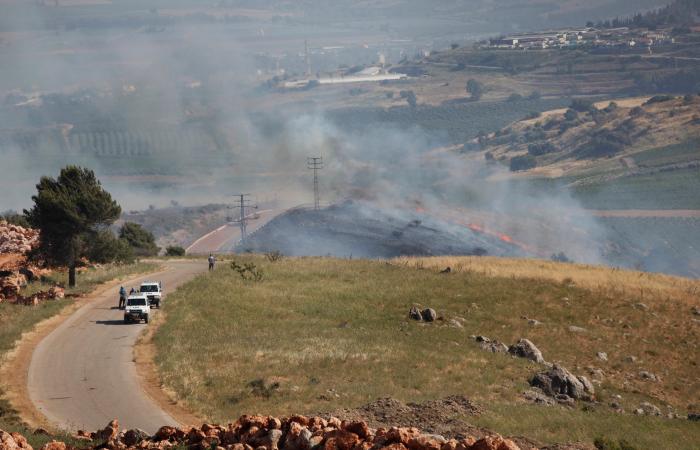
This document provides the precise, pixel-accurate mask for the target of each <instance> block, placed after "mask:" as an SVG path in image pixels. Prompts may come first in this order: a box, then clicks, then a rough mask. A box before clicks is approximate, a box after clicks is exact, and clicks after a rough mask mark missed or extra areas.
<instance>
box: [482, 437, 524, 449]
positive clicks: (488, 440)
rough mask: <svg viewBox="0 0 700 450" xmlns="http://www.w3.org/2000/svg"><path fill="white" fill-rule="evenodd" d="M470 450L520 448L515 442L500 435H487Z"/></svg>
mask: <svg viewBox="0 0 700 450" xmlns="http://www.w3.org/2000/svg"><path fill="white" fill-rule="evenodd" d="M470 450H520V447H518V446H517V445H516V444H515V442H513V441H511V440H510V439H503V438H502V437H500V436H486V437H484V438H481V439H479V440H478V441H476V442H475V443H474V445H472V446H471V449H470Z"/></svg>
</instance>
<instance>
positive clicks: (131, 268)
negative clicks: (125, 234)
mask: <svg viewBox="0 0 700 450" xmlns="http://www.w3.org/2000/svg"><path fill="white" fill-rule="evenodd" d="M157 267H158V265H157V264H152V263H146V262H137V263H134V264H105V265H102V266H98V267H92V268H88V269H86V270H82V271H79V272H78V274H77V276H76V280H77V282H76V286H75V287H72V288H67V289H66V294H67V295H83V294H87V293H88V292H91V291H92V290H93V289H95V287H96V286H97V285H99V284H102V283H106V282H108V281H112V280H117V279H120V278H123V277H126V276H128V275H132V274H135V273H146V272H152V271H153V270H155V269H156V268H157ZM55 285H59V286H68V271H66V270H57V271H54V272H52V273H51V274H50V275H48V276H44V277H41V279H38V280H35V281H33V282H31V283H29V284H28V285H27V287H26V288H25V289H23V290H22V295H24V296H29V295H30V294H33V293H36V292H39V291H45V290H47V289H49V288H50V287H51V286H55Z"/></svg>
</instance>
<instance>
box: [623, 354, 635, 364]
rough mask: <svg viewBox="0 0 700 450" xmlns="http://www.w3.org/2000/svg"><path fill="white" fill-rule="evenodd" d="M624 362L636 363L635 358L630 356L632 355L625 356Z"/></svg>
mask: <svg viewBox="0 0 700 450" xmlns="http://www.w3.org/2000/svg"><path fill="white" fill-rule="evenodd" d="M625 362H628V363H634V362H637V357H636V356H632V355H629V356H625Z"/></svg>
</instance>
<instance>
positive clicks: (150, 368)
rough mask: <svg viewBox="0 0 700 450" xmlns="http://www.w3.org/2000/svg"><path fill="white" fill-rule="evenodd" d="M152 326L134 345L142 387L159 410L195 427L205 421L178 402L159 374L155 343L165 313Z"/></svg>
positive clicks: (159, 315)
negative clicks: (154, 339) (154, 338)
mask: <svg viewBox="0 0 700 450" xmlns="http://www.w3.org/2000/svg"><path fill="white" fill-rule="evenodd" d="M159 312H160V314H158V315H157V316H156V317H155V319H154V320H153V321H151V326H149V327H147V328H146V329H145V331H144V332H143V334H142V335H141V336H140V337H139V339H138V340H137V341H136V345H134V362H135V363H136V373H137V374H138V376H139V382H140V384H141V387H142V388H143V390H144V391H145V392H146V395H148V396H149V397H150V398H151V400H153V401H154V402H155V403H156V405H158V407H159V408H161V409H162V410H163V411H165V412H166V413H168V414H169V415H170V416H171V417H172V418H173V419H175V420H176V421H178V422H179V423H180V424H181V425H183V426H194V425H196V424H198V423H203V422H204V420H203V419H202V418H200V417H197V416H195V415H194V414H192V413H191V412H189V411H188V410H187V409H186V408H185V407H184V406H183V405H181V404H180V403H179V402H178V400H177V394H176V393H175V392H173V391H170V390H168V389H167V388H166V387H165V386H164V385H163V382H162V380H161V378H160V375H159V374H158V368H157V367H156V364H155V356H156V353H157V351H156V346H155V344H154V343H153V336H155V334H156V331H158V328H159V327H160V326H161V325H162V324H163V322H165V312H164V311H159Z"/></svg>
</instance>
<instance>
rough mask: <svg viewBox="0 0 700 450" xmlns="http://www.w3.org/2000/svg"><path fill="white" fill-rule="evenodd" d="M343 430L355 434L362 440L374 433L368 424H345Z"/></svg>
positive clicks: (360, 422)
mask: <svg viewBox="0 0 700 450" xmlns="http://www.w3.org/2000/svg"><path fill="white" fill-rule="evenodd" d="M341 428H342V429H343V430H345V431H349V432H351V433H355V434H356V435H358V436H359V437H360V438H362V439H367V438H369V437H370V436H371V435H372V431H371V430H370V429H369V426H368V425H367V422H362V421H358V422H345V421H344V422H343V423H342V425H341Z"/></svg>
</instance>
